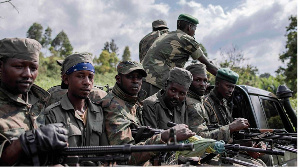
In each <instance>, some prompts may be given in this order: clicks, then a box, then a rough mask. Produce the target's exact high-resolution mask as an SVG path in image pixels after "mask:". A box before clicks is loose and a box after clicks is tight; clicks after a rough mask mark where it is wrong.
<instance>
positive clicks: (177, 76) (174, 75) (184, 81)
mask: <svg viewBox="0 0 300 168" xmlns="http://www.w3.org/2000/svg"><path fill="white" fill-rule="evenodd" d="M168 81H170V82H175V83H178V84H180V85H182V86H184V87H185V88H189V87H190V85H191V83H192V81H193V76H192V74H191V73H190V72H189V71H187V70H185V69H182V68H178V67H174V68H173V69H171V71H170V72H169V78H168Z"/></svg>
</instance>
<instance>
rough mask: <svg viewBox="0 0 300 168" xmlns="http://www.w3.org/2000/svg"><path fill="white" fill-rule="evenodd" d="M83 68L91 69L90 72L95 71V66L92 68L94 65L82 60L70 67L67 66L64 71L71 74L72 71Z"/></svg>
mask: <svg viewBox="0 0 300 168" xmlns="http://www.w3.org/2000/svg"><path fill="white" fill-rule="evenodd" d="M83 70H87V71H91V72H93V73H95V68H94V66H93V65H92V64H91V63H88V62H82V63H78V64H76V65H74V66H72V67H71V68H69V69H68V70H67V71H66V74H67V75H69V74H71V73H73V72H76V71H83Z"/></svg>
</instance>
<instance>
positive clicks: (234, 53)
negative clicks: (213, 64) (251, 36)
mask: <svg viewBox="0 0 300 168" xmlns="http://www.w3.org/2000/svg"><path fill="white" fill-rule="evenodd" d="M220 50H221V52H220V55H221V56H222V60H224V61H223V62H220V66H221V67H223V68H230V69H231V70H233V71H235V72H236V73H238V74H239V80H238V84H244V85H250V86H254V87H258V85H259V80H258V77H257V76H256V74H257V73H258V69H257V68H256V67H255V66H252V65H250V64H247V65H243V63H244V61H246V60H247V59H246V58H245V57H244V53H243V51H242V50H240V49H238V47H237V46H236V45H231V47H229V48H226V49H220Z"/></svg>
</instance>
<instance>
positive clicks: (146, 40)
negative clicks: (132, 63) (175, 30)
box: [139, 29, 169, 62]
mask: <svg viewBox="0 0 300 168" xmlns="http://www.w3.org/2000/svg"><path fill="white" fill-rule="evenodd" d="M168 32H169V30H168V29H164V30H157V31H152V32H151V33H149V34H147V35H146V36H145V37H143V38H142V40H141V41H140V43H139V58H140V62H142V60H143V59H144V57H145V55H146V53H147V51H148V50H149V48H150V47H151V46H152V44H153V43H154V41H155V40H156V39H157V38H158V37H160V36H161V35H162V34H165V33H168Z"/></svg>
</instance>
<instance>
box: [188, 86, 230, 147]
mask: <svg viewBox="0 0 300 168" xmlns="http://www.w3.org/2000/svg"><path fill="white" fill-rule="evenodd" d="M186 99H187V113H188V119H189V122H188V123H189V128H190V129H191V130H192V131H193V132H195V133H196V134H197V135H200V136H202V137H203V138H211V139H216V140H224V141H226V142H228V141H229V140H230V131H229V126H228V125H225V126H221V127H219V128H217V129H214V130H211V131H210V130H209V129H208V127H207V125H210V124H211V123H210V120H209V117H208V114H207V112H206V109H205V107H204V103H203V102H204V101H203V99H204V96H199V95H197V94H196V93H194V92H192V91H190V90H189V91H188V97H187V98H186Z"/></svg>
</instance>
